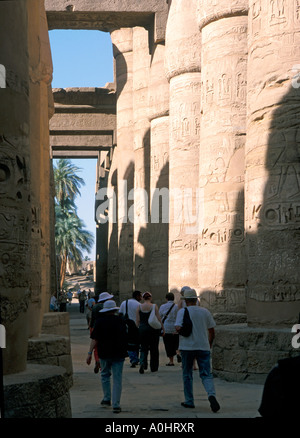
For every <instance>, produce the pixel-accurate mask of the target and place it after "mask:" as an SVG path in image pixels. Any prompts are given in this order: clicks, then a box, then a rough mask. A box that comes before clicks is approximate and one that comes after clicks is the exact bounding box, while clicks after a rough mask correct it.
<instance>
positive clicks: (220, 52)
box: [198, 0, 248, 313]
mask: <svg viewBox="0 0 300 438" xmlns="http://www.w3.org/2000/svg"><path fill="white" fill-rule="evenodd" d="M246 14H247V1H245V0H239V1H233V0H223V1H222V2H217V4H216V2H213V4H212V2H211V0H202V1H199V11H198V20H199V26H200V30H201V33H202V58H201V66H202V69H201V74H202V99H201V113H202V114H201V136H200V138H201V140H200V142H201V148H200V160H199V172H200V181H199V195H200V199H201V200H200V202H201V208H200V211H201V215H200V217H199V260H198V273H199V289H200V293H201V303H202V305H204V306H208V307H209V308H210V309H211V310H213V311H215V312H225V313H226V312H244V313H245V311H246V309H245V280H246V278H245V269H246V267H245V251H244V154H245V141H246V98H247V24H248V21H247V15H246Z"/></svg>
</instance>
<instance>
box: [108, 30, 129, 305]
mask: <svg viewBox="0 0 300 438" xmlns="http://www.w3.org/2000/svg"><path fill="white" fill-rule="evenodd" d="M132 33H133V30H132V29H131V28H122V29H118V30H115V31H113V32H111V39H112V43H113V53H114V57H115V68H116V86H117V148H116V149H117V151H116V153H117V167H118V172H117V181H118V219H117V220H118V248H119V249H118V264H119V292H120V298H121V299H122V298H124V297H127V296H128V294H131V293H132V288H133V275H132V274H133V232H134V230H133V218H132V217H131V220H130V218H129V217H128V211H132V208H133V205H132V204H133V201H132V200H128V194H129V192H130V190H131V189H133V187H134V148H133V97H132V65H133V52H132V48H133V46H132V44H133V42H132Z"/></svg>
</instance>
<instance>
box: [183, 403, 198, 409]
mask: <svg viewBox="0 0 300 438" xmlns="http://www.w3.org/2000/svg"><path fill="white" fill-rule="evenodd" d="M181 406H183V407H184V408H194V407H195V405H189V404H188V403H185V402H182V403H181Z"/></svg>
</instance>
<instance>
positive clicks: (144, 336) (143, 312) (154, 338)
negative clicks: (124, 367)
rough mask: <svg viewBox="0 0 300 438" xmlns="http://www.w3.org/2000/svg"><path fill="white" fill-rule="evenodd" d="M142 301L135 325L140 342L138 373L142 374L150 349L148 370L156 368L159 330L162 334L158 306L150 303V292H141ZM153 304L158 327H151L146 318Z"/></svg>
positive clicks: (153, 370) (146, 364) (145, 367)
mask: <svg viewBox="0 0 300 438" xmlns="http://www.w3.org/2000/svg"><path fill="white" fill-rule="evenodd" d="M143 299H144V302H143V303H142V304H139V306H138V308H137V311H136V325H137V326H138V328H139V332H140V344H141V354H140V369H139V372H140V374H144V370H146V369H147V368H148V352H149V351H150V370H151V371H152V372H155V371H157V370H158V366H159V350H158V345H159V336H160V332H161V330H162V331H163V334H164V326H163V324H162V322H161V318H160V315H159V311H158V307H157V305H156V304H152V295H151V293H150V292H145V293H144V294H143ZM153 305H154V306H155V314H156V317H157V319H158V320H159V321H160V323H161V328H160V329H154V328H152V327H151V326H150V325H149V323H148V319H149V316H150V313H151V310H152V306H153Z"/></svg>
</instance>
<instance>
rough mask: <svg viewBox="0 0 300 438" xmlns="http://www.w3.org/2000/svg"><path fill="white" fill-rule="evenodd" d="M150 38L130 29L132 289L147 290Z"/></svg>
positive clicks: (143, 31) (140, 28)
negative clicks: (133, 166)
mask: <svg viewBox="0 0 300 438" xmlns="http://www.w3.org/2000/svg"><path fill="white" fill-rule="evenodd" d="M148 41H149V35H148V31H147V30H146V29H145V28H142V27H134V28H133V137H134V138H133V144H134V163H135V164H134V165H135V172H134V288H135V289H136V290H141V291H145V290H148V289H149V260H148V258H149V244H150V240H151V236H150V235H149V228H148V225H149V224H148V216H149V192H150V122H149V120H148V84H149V65H150V55H149V42H148Z"/></svg>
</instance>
